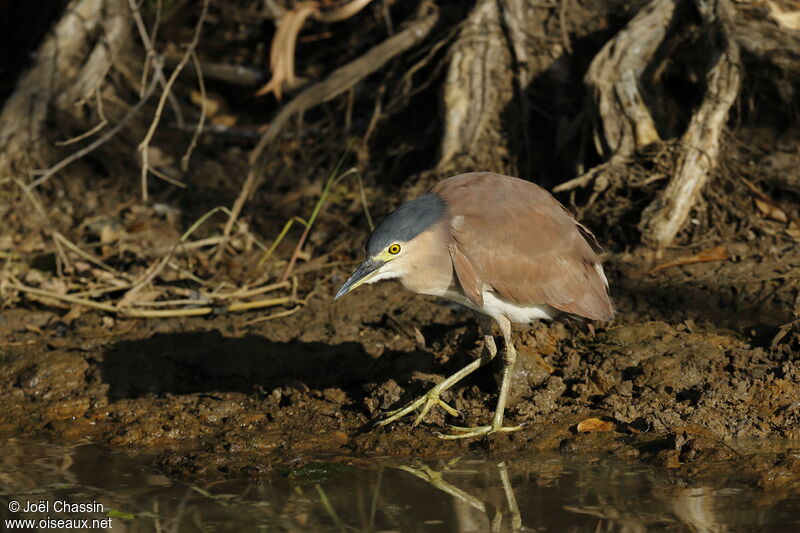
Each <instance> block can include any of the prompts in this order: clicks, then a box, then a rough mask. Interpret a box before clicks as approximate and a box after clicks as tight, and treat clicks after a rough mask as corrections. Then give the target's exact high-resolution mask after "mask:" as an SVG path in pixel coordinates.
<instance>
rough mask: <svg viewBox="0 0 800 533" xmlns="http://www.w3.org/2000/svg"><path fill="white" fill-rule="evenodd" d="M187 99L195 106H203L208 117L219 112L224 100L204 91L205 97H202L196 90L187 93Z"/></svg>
mask: <svg viewBox="0 0 800 533" xmlns="http://www.w3.org/2000/svg"><path fill="white" fill-rule="evenodd" d="M189 100H191V101H192V103H193V104H194V105H196V106H197V107H199V108H201V109H202V108H205V110H206V114H207V115H208V116H209V117H213V116H214V115H216V114H217V113H218V112H219V110H220V108H222V107H223V105H224V101H223V100H222V98H220V97H217V96H215V95H212V94H210V93H206V95H205V97H203V95H202V94H200V91H197V90H193V91H192V92H191V93H190V94H189Z"/></svg>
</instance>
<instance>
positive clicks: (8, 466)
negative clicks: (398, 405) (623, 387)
mask: <svg viewBox="0 0 800 533" xmlns="http://www.w3.org/2000/svg"><path fill="white" fill-rule="evenodd" d="M0 449H2V450H3V452H4V453H3V454H0V523H3V522H2V520H4V519H6V518H36V515H34V514H31V513H28V514H25V513H16V514H15V515H14V516H10V513H8V511H7V509H8V504H9V502H10V501H11V500H15V501H26V500H36V501H38V500H41V499H44V500H48V501H55V500H56V499H58V500H64V501H93V500H96V501H98V502H100V503H102V504H103V506H104V507H105V511H109V510H115V512H117V513H118V514H117V516H116V517H115V518H114V530H117V529H119V530H121V531H126V532H128V533H139V532H148V533H149V532H151V531H181V532H183V531H221V532H222V531H270V532H272V531H276V532H286V533H301V532H314V533H327V532H331V533H342V532H363V533H378V532H382V533H388V532H400V533H405V532H417V531H419V532H422V531H424V532H426V533H428V532H441V533H450V532H452V533H477V532H487V531H491V532H529V531H555V532H562V531H564V532H583V531H587V532H610V531H614V532H617V531H618V532H625V533H638V532H641V533H645V532H650V531H668V532H671V531H675V532H683V531H693V532H699V533H706V532H708V533H723V532H729V531H730V532H733V531H799V530H800V529H799V528H798V526H799V525H800V496H798V495H797V493H796V492H792V491H784V492H780V491H767V490H760V489H755V488H752V487H745V486H742V485H736V484H730V485H729V486H720V485H715V486H711V485H701V484H699V483H692V482H691V481H687V480H685V479H681V478H680V477H678V476H676V475H675V473H673V472H668V471H665V469H663V468H662V469H657V468H649V467H646V466H645V465H642V464H636V463H633V464H632V463H630V462H625V461H620V460H615V459H613V458H604V457H596V456H595V457H569V456H565V455H562V454H556V453H544V452H541V453H532V454H531V455H529V456H527V457H516V458H513V459H508V458H503V459H504V460H492V459H479V458H474V457H465V458H460V459H452V460H442V461H426V462H425V463H422V462H415V463H411V464H408V463H407V464H397V463H396V462H395V463H391V462H383V461H376V462H371V463H369V464H365V463H363V462H362V463H361V466H360V467H356V466H352V465H348V464H346V463H345V462H336V463H306V464H299V465H298V466H297V467H294V468H293V469H292V470H290V471H289V472H287V473H286V474H284V475H279V474H276V475H274V476H272V477H270V478H269V479H268V480H262V481H259V480H246V479H236V478H233V479H224V478H218V479H214V480H212V479H208V480H202V479H198V480H197V481H195V482H194V483H192V482H191V481H188V480H180V479H170V478H167V477H165V476H163V475H160V474H158V473H157V472H156V471H155V469H154V468H153V466H152V465H153V462H154V459H153V458H152V457H148V456H129V455H127V454H124V453H120V452H117V451H114V450H110V449H107V448H104V447H101V446H97V445H77V446H60V445H54V444H42V443H31V442H26V441H21V440H17V439H10V440H6V441H0ZM762 455H763V454H762ZM376 463H377V464H376ZM720 468H721V469H722V470H720V473H721V474H725V473H726V472H729V470H725V468H726V467H725V466H724V465H723V466H720ZM727 468H730V467H727ZM300 474H302V475H300ZM120 480H123V482H120ZM720 483H725V481H720ZM103 516H105V515H104V514H103V515H97V517H99V518H102V517H103ZM122 516H124V517H125V518H122ZM54 517H56V518H65V516H62V515H60V514H54ZM87 517H89V518H91V517H92V516H88V515H83V516H79V517H77V518H87Z"/></svg>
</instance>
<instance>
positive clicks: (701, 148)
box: [640, 0, 742, 249]
mask: <svg viewBox="0 0 800 533" xmlns="http://www.w3.org/2000/svg"><path fill="white" fill-rule="evenodd" d="M701 14H702V15H703V17H704V19H706V23H707V24H709V25H712V26H713V27H715V29H714V31H716V32H717V37H718V38H719V40H720V41H722V43H723V44H722V47H723V49H722V53H721V54H720V55H719V57H718V58H717V62H716V65H714V67H713V68H712V69H711V71H710V72H709V73H708V76H707V78H706V85H707V88H706V95H705V99H704V100H703V103H702V105H701V106H700V108H699V109H698V110H697V111H696V112H695V113H694V115H693V116H692V120H691V122H690V123H689V127H688V128H687V130H686V133H684V134H683V137H682V138H681V144H682V145H683V154H682V157H681V161H680V163H679V164H678V168H677V170H676V172H675V174H674V175H673V176H672V178H671V179H670V181H669V183H668V184H667V186H666V188H665V189H664V190H663V191H662V192H661V194H660V195H659V196H658V197H657V198H656V199H655V200H654V201H653V203H651V204H650V206H648V207H647V209H645V210H644V212H643V213H642V222H641V223H640V229H641V230H642V236H643V240H644V242H645V243H647V244H650V245H652V246H654V247H655V248H658V249H663V248H665V247H667V246H669V245H670V244H671V243H672V241H673V240H674V239H675V236H676V235H677V234H678V232H679V231H680V230H681V228H682V227H683V225H684V223H685V222H686V220H687V219H688V218H689V213H690V211H691V210H692V208H693V207H694V205H695V204H696V203H697V201H698V200H699V199H700V196H701V193H702V191H703V187H704V186H705V184H706V182H707V181H708V180H709V178H710V177H711V173H712V172H713V171H714V169H715V168H716V167H717V158H718V155H719V145H720V137H721V136H722V131H723V129H724V128H725V123H726V121H727V119H728V112H729V111H730V108H731V106H732V105H733V103H734V101H735V100H736V97H737V96H738V94H739V86H740V84H741V70H742V65H741V60H740V58H739V46H738V45H737V44H736V43H735V42H734V41H733V40H732V39H730V37H729V35H728V34H727V33H726V31H725V29H724V27H725V23H726V20H730V19H729V18H728V17H730V16H731V13H730V5H729V4H728V2H727V0H720V2H718V3H717V4H716V7H715V8H711V7H707V8H706V9H705V10H703V9H702V8H701Z"/></svg>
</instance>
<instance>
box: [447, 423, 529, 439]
mask: <svg viewBox="0 0 800 533" xmlns="http://www.w3.org/2000/svg"><path fill="white" fill-rule="evenodd" d="M523 427H525V425H524V424H520V425H519V426H497V427H495V426H478V427H474V428H467V427H460V426H450V429H451V430H452V431H453V433H451V434H449V435H447V434H444V433H437V434H436V436H437V437H439V438H440V439H444V440H455V439H470V438H473V437H482V436H484V435H491V434H492V433H511V432H512V431H519V430H520V429H522V428H523Z"/></svg>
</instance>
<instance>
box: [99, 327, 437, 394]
mask: <svg viewBox="0 0 800 533" xmlns="http://www.w3.org/2000/svg"><path fill="white" fill-rule="evenodd" d="M434 366H435V365H434V362H433V356H432V355H431V354H430V353H426V352H423V351H418V350H415V351H412V352H402V353H392V352H385V353H384V354H383V356H382V357H379V358H373V357H372V356H370V355H369V354H367V353H366V352H365V351H364V348H363V346H362V345H361V344H359V343H356V342H343V343H339V344H325V343H322V342H300V341H292V342H273V341H270V340H268V339H266V338H264V337H261V336H256V335H247V336H244V337H239V338H234V337H225V336H223V335H222V334H221V333H220V332H218V331H208V332H186V333H166V334H165V333H157V334H155V335H153V336H152V337H150V338H148V339H144V340H132V341H122V342H119V343H117V344H115V345H114V346H113V347H112V348H111V349H110V350H109V351H108V352H107V353H106V354H105V356H104V357H103V361H102V362H101V364H100V371H101V376H102V380H103V382H104V383H107V384H108V386H109V389H108V398H109V400H111V401H114V400H119V399H124V398H138V397H142V396H147V395H164V394H191V393H213V392H218V393H222V392H241V393H253V392H259V391H265V392H269V391H271V390H273V389H275V388H278V387H285V386H294V385H297V384H300V385H299V386H300V387H302V388H305V387H308V388H311V389H317V390H324V389H326V388H330V387H335V388H342V389H348V388H351V387H353V388H360V386H362V385H364V384H365V383H368V382H382V381H386V380H388V379H396V380H403V381H406V380H408V379H409V378H410V374H411V373H412V372H414V371H415V370H418V369H421V368H422V369H425V368H433V367H434Z"/></svg>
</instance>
